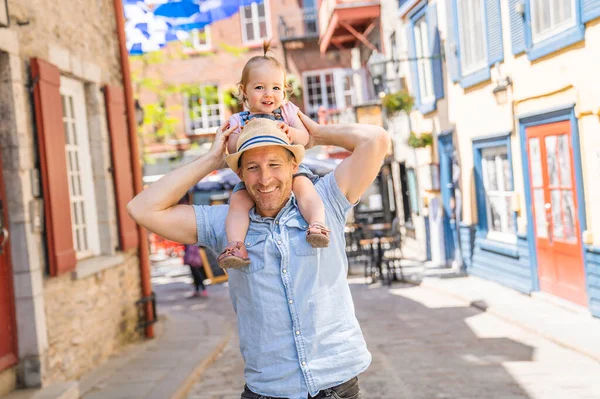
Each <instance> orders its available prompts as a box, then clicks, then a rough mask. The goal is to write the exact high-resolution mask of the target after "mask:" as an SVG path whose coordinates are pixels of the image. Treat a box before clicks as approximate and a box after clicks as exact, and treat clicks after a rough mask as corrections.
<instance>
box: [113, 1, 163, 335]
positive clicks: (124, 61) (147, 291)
mask: <svg viewBox="0 0 600 399" xmlns="http://www.w3.org/2000/svg"><path fill="white" fill-rule="evenodd" d="M114 7H115V16H116V20H117V35H118V37H119V53H120V54H121V70H122V72H123V87H124V88H125V107H126V109H127V126H128V128H129V147H130V150H131V169H132V171H133V188H134V192H135V194H138V193H139V192H140V191H142V189H143V187H142V169H141V166H140V160H139V146H138V139H137V123H136V121H135V106H134V102H133V89H132V87H131V72H130V70H129V54H128V52H127V44H126V43H127V39H126V38H125V15H124V13H123V3H122V0H114ZM137 227H138V235H139V243H140V246H139V257H140V277H141V280H142V296H143V297H144V298H149V297H150V295H151V294H152V284H151V282H150V256H149V253H150V251H149V248H148V236H147V234H146V229H144V228H143V227H142V226H140V225H139V224H138V225H137ZM144 314H145V316H146V320H145V321H146V328H145V334H146V337H147V338H154V327H153V325H152V324H151V323H150V322H152V321H153V320H154V312H153V309H152V302H151V301H146V302H145V308H144Z"/></svg>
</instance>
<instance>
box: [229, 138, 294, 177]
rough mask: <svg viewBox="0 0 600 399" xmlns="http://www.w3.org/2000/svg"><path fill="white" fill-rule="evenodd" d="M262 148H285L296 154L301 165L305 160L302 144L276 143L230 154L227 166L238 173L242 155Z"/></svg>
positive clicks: (257, 145) (259, 144)
mask: <svg viewBox="0 0 600 399" xmlns="http://www.w3.org/2000/svg"><path fill="white" fill-rule="evenodd" d="M260 147H283V148H285V149H286V150H289V151H290V152H291V153H292V154H294V158H296V162H297V163H298V164H300V163H301V162H302V160H303V159H304V146H303V145H300V144H289V145H284V144H276V143H257V144H255V145H252V146H250V147H248V148H245V149H243V150H241V151H238V152H234V153H233V154H229V155H227V156H226V157H225V162H227V166H229V167H230V168H231V169H232V170H233V171H234V172H237V170H238V169H239V168H238V162H239V160H240V157H241V156H242V154H243V153H244V152H246V151H248V150H251V149H253V148H260Z"/></svg>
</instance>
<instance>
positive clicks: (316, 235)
mask: <svg viewBox="0 0 600 399" xmlns="http://www.w3.org/2000/svg"><path fill="white" fill-rule="evenodd" d="M329 233H331V230H329V229H328V228H327V226H325V225H324V224H323V223H321V222H312V223H311V224H310V225H309V226H308V229H307V230H306V242H308V243H309V244H310V246H311V247H313V248H325V247H327V246H329Z"/></svg>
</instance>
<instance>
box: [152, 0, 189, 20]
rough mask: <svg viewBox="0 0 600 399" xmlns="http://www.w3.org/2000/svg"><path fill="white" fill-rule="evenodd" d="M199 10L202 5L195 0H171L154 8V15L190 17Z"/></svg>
mask: <svg viewBox="0 0 600 399" xmlns="http://www.w3.org/2000/svg"><path fill="white" fill-rule="evenodd" d="M199 12H200V7H199V6H198V3H197V2H195V1H193V0H169V2H167V3H165V4H161V5H160V6H158V7H156V8H155V9H154V15H158V16H160V17H166V18H189V17H191V16H192V15H194V14H197V13H199Z"/></svg>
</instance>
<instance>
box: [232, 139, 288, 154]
mask: <svg viewBox="0 0 600 399" xmlns="http://www.w3.org/2000/svg"><path fill="white" fill-rule="evenodd" d="M258 143H274V144H283V145H289V143H288V142H287V141H285V140H283V139H280V138H279V137H275V136H255V137H252V138H251V139H248V140H247V141H246V142H245V143H244V144H242V145H241V146H240V148H238V152H239V151H242V150H244V149H245V148H247V147H249V146H251V145H254V144H258Z"/></svg>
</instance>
